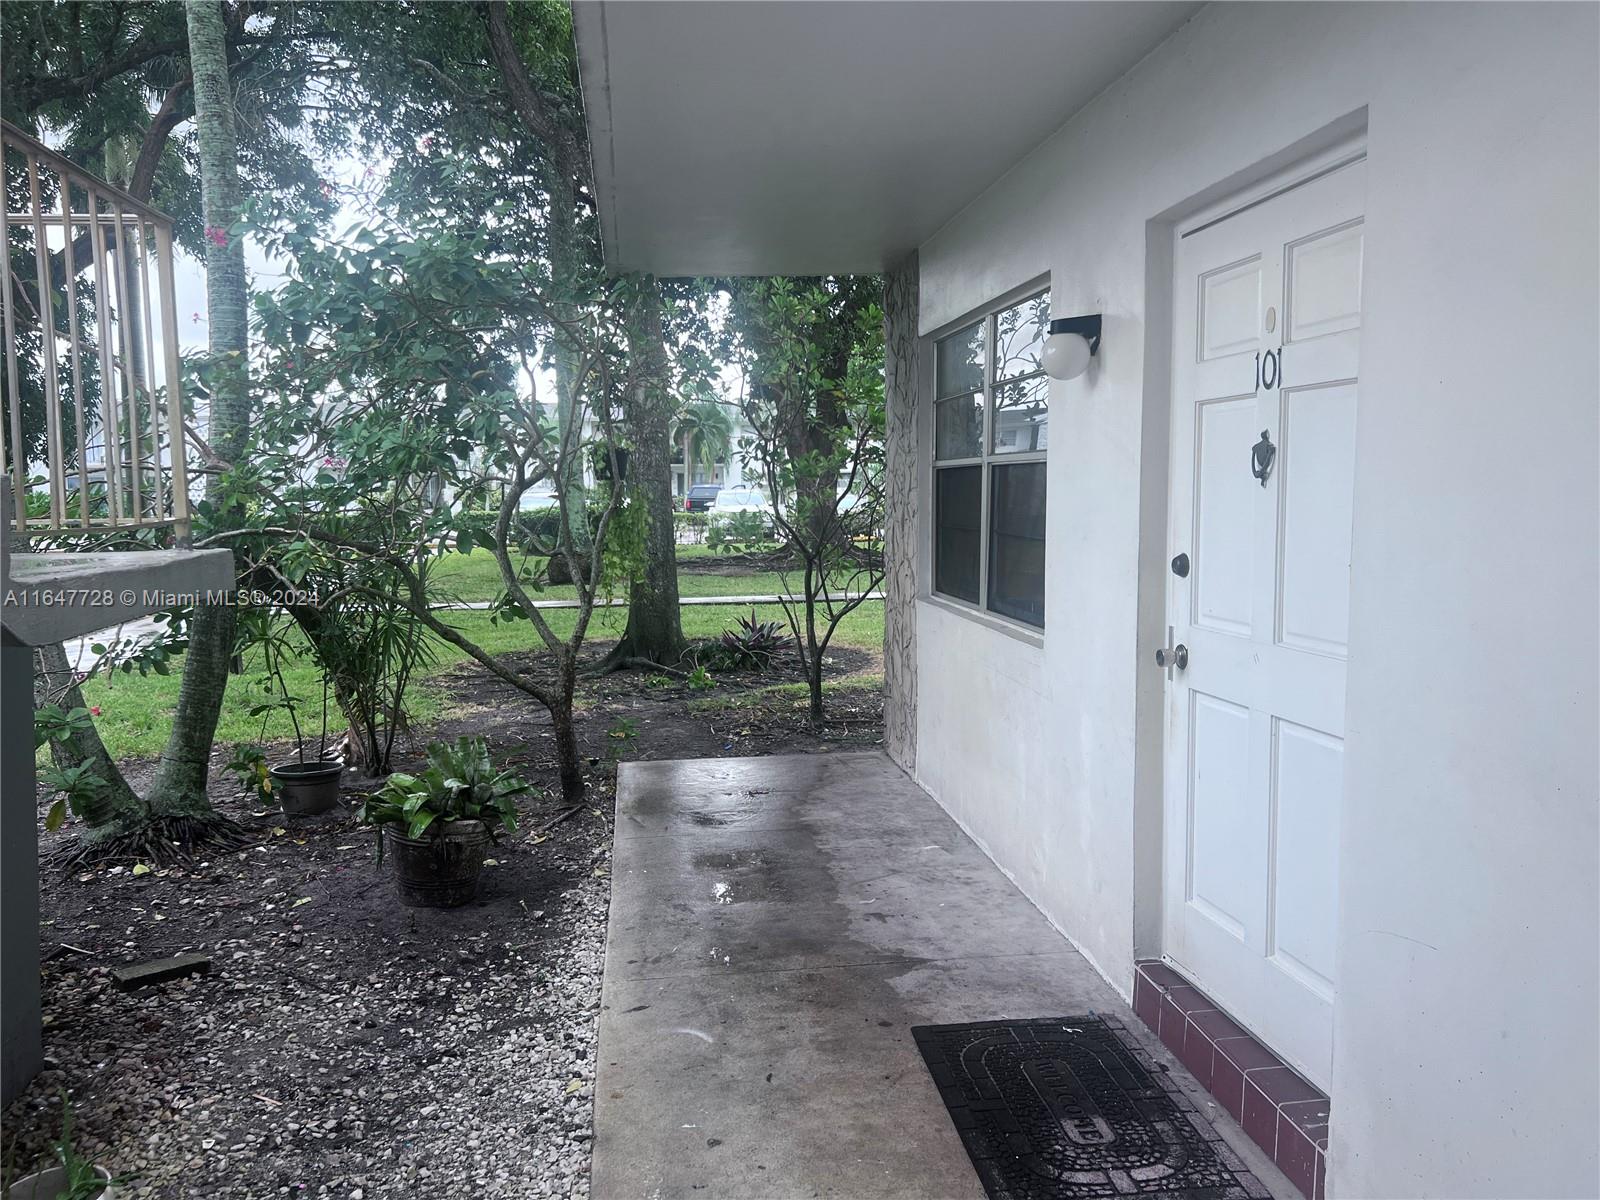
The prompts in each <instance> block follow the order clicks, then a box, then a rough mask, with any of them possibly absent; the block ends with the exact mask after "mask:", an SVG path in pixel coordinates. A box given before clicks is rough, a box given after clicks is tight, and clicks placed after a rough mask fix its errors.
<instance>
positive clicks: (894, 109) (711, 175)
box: [573, 0, 1200, 276]
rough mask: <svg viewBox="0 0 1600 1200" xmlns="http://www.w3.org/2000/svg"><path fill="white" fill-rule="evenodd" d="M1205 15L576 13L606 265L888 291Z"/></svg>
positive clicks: (851, 6)
mask: <svg viewBox="0 0 1600 1200" xmlns="http://www.w3.org/2000/svg"><path fill="white" fill-rule="evenodd" d="M1199 7H1200V6H1199V5H1198V4H1191V3H1165V2H1163V3H1139V4H1134V3H1098V2H1094V3H1090V2H1085V3H1067V2H1058V3H1004V2H999V0H955V2H949V3H939V2H930V0H857V2H854V3H819V2H816V0H774V2H770V3H737V4H735V3H720V2H715V0H680V2H677V3H661V2H656V0H580V2H579V3H577V4H575V5H574V6H573V13H574V21H575V23H576V28H577V39H578V57H579V63H580V68H581V71H582V79H583V96H584V102H585V104H586V106H587V111H588V124H589V136H590V141H591V146H592V151H593V155H594V171H595V184H596V189H597V193H598V195H597V200H598V203H599V209H600V218H601V226H602V232H603V237H604V241H605V253H606V259H607V262H608V264H609V265H611V266H612V267H615V268H618V269H623V270H645V271H653V272H655V273H657V274H659V275H669V276H670V275H766V274H793V275H803V274H823V273H831V272H870V271H877V270H881V269H882V268H883V267H884V266H886V265H887V264H889V263H891V262H893V261H894V260H895V259H896V258H898V257H899V256H900V255H902V254H904V253H905V252H907V251H909V250H910V249H912V248H913V247H915V246H917V245H920V244H921V243H922V242H923V241H925V240H926V239H927V238H928V237H929V236H930V235H932V234H933V233H934V232H935V231H937V230H938V229H939V228H940V226H942V225H943V224H944V223H945V222H946V221H948V220H949V219H950V218H951V217H952V216H953V215H954V214H955V213H957V212H959V211H960V210H961V208H962V207H964V206H965V205H966V204H968V203H969V202H971V201H972V200H973V198H974V197H976V196H977V195H978V194H979V193H980V192H982V191H983V189H984V188H986V187H987V186H988V185H989V184H990V183H992V182H993V181H994V180H995V179H996V178H997V177H998V176H999V175H1000V174H1001V173H1003V172H1004V171H1005V170H1006V169H1007V168H1009V167H1010V166H1011V165H1012V164H1013V163H1015V162H1016V161H1017V160H1018V159H1019V158H1021V157H1022V156H1023V155H1024V154H1025V153H1027V151H1029V150H1030V149H1032V148H1033V147H1034V146H1036V145H1038V144H1039V143H1040V142H1041V141H1043V140H1044V139H1045V138H1046V137H1047V136H1048V135H1049V134H1050V133H1051V132H1052V131H1054V130H1055V129H1056V128H1057V127H1059V126H1060V125H1061V124H1063V123H1064V122H1065V121H1066V120H1067V119H1068V118H1069V117H1070V116H1072V114H1073V113H1074V112H1076V111H1077V110H1078V109H1079V108H1081V107H1083V105H1085V104H1086V103H1088V102H1089V100H1091V99H1092V98H1093V97H1094V96H1095V95H1096V94H1097V93H1099V92H1100V91H1101V90H1102V89H1104V88H1105V87H1106V86H1107V85H1109V84H1110V83H1111V82H1112V81H1113V80H1115V79H1116V78H1117V77H1118V76H1120V75H1121V74H1123V73H1124V72H1125V71H1127V70H1128V69H1129V68H1130V67H1132V66H1133V65H1134V64H1135V63H1136V62H1138V61H1139V59H1141V58H1142V57H1144V55H1146V54H1148V53H1149V52H1150V51H1151V50H1152V49H1153V48H1154V47H1155V46H1156V45H1157V44H1158V43H1159V42H1161V41H1162V40H1163V39H1164V38H1166V37H1167V36H1168V35H1169V34H1170V33H1171V32H1172V31H1173V30H1174V29H1176V28H1177V27H1178V26H1179V25H1181V24H1182V23H1183V22H1184V21H1186V20H1188V19H1189V17H1190V16H1192V15H1193V14H1194V12H1195V11H1196V10H1197V9H1198V8H1199Z"/></svg>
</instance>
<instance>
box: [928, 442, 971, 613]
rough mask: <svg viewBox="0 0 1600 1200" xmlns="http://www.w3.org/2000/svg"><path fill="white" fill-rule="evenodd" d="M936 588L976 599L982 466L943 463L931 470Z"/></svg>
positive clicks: (949, 593) (952, 594)
mask: <svg viewBox="0 0 1600 1200" xmlns="http://www.w3.org/2000/svg"><path fill="white" fill-rule="evenodd" d="M933 480H934V493H935V496H934V549H933V562H934V568H933V587H934V590H935V591H938V592H943V593H944V594H945V595H947V596H955V597H956V598H958V599H961V600H967V601H970V602H971V603H973V604H976V603H977V602H978V566H979V556H980V555H981V553H982V521H983V468H982V467H981V466H971V467H942V468H940V469H939V470H937V471H935V472H934V473H933Z"/></svg>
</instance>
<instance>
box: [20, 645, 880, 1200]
mask: <svg viewBox="0 0 1600 1200" xmlns="http://www.w3.org/2000/svg"><path fill="white" fill-rule="evenodd" d="M605 649H606V647H605V646H604V645H603V644H598V643H597V644H596V645H595V646H594V647H592V648H591V649H590V650H589V651H588V653H589V654H590V655H592V656H593V658H594V659H596V660H598V658H599V657H600V656H602V655H603V653H604V651H605ZM833 660H834V661H833V663H832V665H831V666H830V668H829V677H830V679H837V678H839V677H841V676H844V675H847V674H851V673H858V672H872V671H876V670H878V669H879V665H878V659H877V656H876V655H874V654H871V653H869V652H865V651H855V650H840V651H836V652H835V653H834V654H833ZM798 678H799V671H798V665H797V664H795V663H793V662H786V663H784V664H783V665H782V666H781V668H780V669H779V670H777V671H775V672H773V673H765V674H756V673H745V674H740V673H726V674H719V675H718V677H717V687H716V688H715V689H714V690H711V691H699V690H696V689H693V688H691V687H689V686H688V685H687V684H686V683H685V682H682V681H678V680H668V679H666V678H665V677H664V676H655V677H651V676H649V675H647V674H645V673H641V672H626V673H621V674H617V675H612V676H608V677H605V678H603V679H598V680H595V679H590V680H586V681H585V682H584V683H583V684H582V685H581V687H580V695H579V700H578V707H579V722H578V723H579V735H580V739H581V743H582V748H583V752H584V754H585V755H586V765H587V768H588V774H589V778H590V781H591V790H590V795H589V798H588V800H587V801H586V803H585V804H584V805H583V806H582V807H581V808H579V809H577V810H576V811H574V810H573V809H571V808H569V806H567V805H565V804H563V803H562V802H561V799H560V796H559V792H558V791H557V790H555V788H554V780H555V771H554V763H553V760H552V756H551V750H550V748H551V741H550V728H549V718H548V716H547V715H546V714H545V713H544V711H543V710H542V709H541V708H540V707H539V706H538V705H537V704H536V703H535V702H533V701H532V700H531V699H529V698H528V697H526V696H525V695H523V694H522V693H521V692H519V691H517V690H516V689H514V688H512V687H510V686H508V685H505V684H502V683H500V682H499V681H497V680H495V679H493V678H492V677H490V676H488V675H487V674H486V673H485V672H483V671H482V670H481V669H479V668H477V667H476V666H463V667H461V668H459V669H458V670H457V671H456V672H455V673H453V674H452V675H450V676H448V677H447V684H448V686H449V688H450V690H451V692H452V694H453V697H454V700H455V703H454V704H453V705H452V706H451V707H450V715H449V717H448V718H447V719H446V720H444V721H441V722H439V723H438V724H436V725H435V726H433V727H431V728H428V729H418V730H416V731H414V735H415V736H414V737H413V739H411V742H410V744H408V745H407V747H406V748H405V751H404V753H402V754H401V755H400V756H399V758H398V761H397V763H396V765H397V767H398V769H401V770H405V769H408V768H414V767H415V766H417V765H419V764H420V762H421V744H422V743H423V742H424V741H426V740H430V739H432V738H435V737H455V736H457V735H459V734H461V733H481V734H484V735H485V736H487V738H488V739H489V744H490V748H491V753H492V754H493V755H494V758H495V761H496V762H497V763H504V764H507V765H510V766H512V767H513V769H516V770H518V771H519V772H520V773H522V774H523V775H525V776H526V777H527V778H529V779H530V780H531V781H533V782H534V783H535V784H536V785H537V786H539V787H540V788H541V794H540V795H539V796H537V797H536V798H535V800H534V801H533V802H532V803H529V804H528V805H526V807H525V809H524V822H523V824H522V826H521V828H520V829H519V830H518V832H517V833H516V834H515V835H511V836H508V837H504V838H502V840H501V843H500V844H499V845H498V846H497V847H495V848H494V849H492V850H491V851H490V858H491V859H492V865H487V866H486V867H485V870H484V875H483V882H482V884H481V887H480V893H479V896H478V898H477V900H476V901H475V902H474V903H472V904H470V905H467V906H466V907H464V908H461V909H456V910H451V911H446V912H440V911H432V910H427V909H409V908H405V907H402V906H401V905H399V904H398V903H397V902H396V900H395V899H394V895H393V890H392V883H391V881H390V879H389V878H388V874H387V870H388V868H387V864H386V865H385V866H384V867H381V868H380V867H378V866H377V865H376V864H375V863H374V845H375V842H374V837H373V835H372V833H371V831H369V830H365V829H361V828H359V827H357V826H356V825H355V823H354V820H353V817H352V815H351V812H352V809H353V806H354V804H355V803H356V801H357V799H358V794H357V791H356V790H354V789H350V788H347V790H346V793H345V795H344V797H343V799H344V802H345V803H344V806H342V807H341V808H340V809H339V810H336V811H335V812H333V813H329V814H327V815H325V816H321V817H315V818H304V819H289V818H285V817H283V816H282V815H280V814H276V813H264V812H261V811H260V810H259V809H255V808H253V807H252V806H251V804H250V803H249V802H248V801H247V800H246V799H245V798H244V797H242V796H240V795H239V794H238V790H237V788H236V787H235V786H234V785H233V783H232V781H231V780H229V779H228V778H227V777H226V775H225V773H223V772H221V771H220V770H218V771H217V772H216V773H215V774H214V776H213V788H212V794H213V797H214V799H215V800H216V802H217V804H218V807H219V808H221V809H222V810H223V811H225V812H227V813H228V814H229V815H231V816H233V817H235V818H237V819H239V820H241V821H243V822H245V823H246V824H247V825H248V826H249V827H250V828H251V829H252V830H253V831H254V837H253V842H252V845H251V846H250V847H249V848H247V849H245V850H243V851H241V852H238V853H232V854H224V855H217V856H213V857H212V858H209V859H201V860H199V861H196V862H193V863H190V864H187V865H185V866H181V867H172V868H166V869H154V870H151V869H148V868H147V867H145V866H144V865H143V864H134V863H126V864H120V865H114V866H110V867H103V868H99V869H96V870H93V871H75V872H70V873H67V872H63V870H62V869H61V866H60V864H61V862H62V860H64V859H65V857H66V856H67V854H68V853H69V852H70V850H71V848H72V844H73V841H74V837H73V835H72V834H71V833H70V832H66V831H63V832H60V833H46V832H43V814H44V811H45V809H46V807H47V798H46V797H45V796H43V795H41V796H40V797H39V800H40V821H41V833H40V838H41V843H40V844H41V847H42V859H41V907H42V912H41V943H42V950H43V954H44V956H45V964H44V970H43V987H44V1004H45V1054H46V1057H47V1061H46V1069H45V1070H44V1072H43V1073H42V1074H41V1075H40V1076H39V1078H38V1079H36V1080H35V1081H34V1083H33V1084H32V1085H31V1086H30V1087H29V1088H28V1090H27V1091H26V1092H25V1093H24V1094H23V1095H22V1096H20V1097H19V1098H18V1099H17V1100H16V1101H14V1102H13V1103H12V1104H11V1105H10V1106H8V1107H7V1108H6V1110H5V1112H4V1148H3V1153H0V1169H3V1170H5V1171H6V1172H8V1174H9V1177H12V1178H14V1177H15V1176H16V1175H20V1174H21V1173H23V1172H25V1171H28V1170H31V1169H33V1168H34V1167H35V1166H37V1165H43V1163H44V1160H46V1159H47V1158H48V1156H49V1154H50V1152H51V1149H50V1147H51V1142H52V1141H53V1140H54V1139H55V1138H57V1137H58V1136H59V1134H60V1129H61V1102H60V1096H61V1093H62V1092H63V1091H65V1092H66V1093H67V1095H68V1097H69V1099H70V1103H71V1105H72V1110H73V1122H74V1127H75V1140H76V1141H77V1143H78V1145H79V1147H80V1148H81V1149H82V1150H84V1151H85V1152H86V1153H88V1154H89V1155H91V1156H92V1157H93V1158H94V1159H95V1160H96V1161H98V1162H100V1163H102V1164H103V1165H105V1166H106V1167H108V1168H109V1169H110V1170H112V1171H113V1173H115V1174H117V1175H118V1176H120V1177H122V1179H123V1183H122V1186H121V1195H122V1196H124V1197H162V1198H176V1197H241V1198H245V1197H248V1198H252V1200H253V1198H255V1197H271V1196H292V1197H305V1196H315V1197H324V1196H336V1197H348V1198H350V1200H365V1198H367V1197H378V1196H412V1195H424V1194H426V1195H428V1196H432V1197H462V1198H466V1197H472V1198H474V1200H476V1198H478V1197H502V1196H503V1197H512V1196H516V1197H523V1196H586V1195H587V1194H588V1164H589V1140H590V1136H591V1134H590V1130H591V1093H592V1086H593V1078H594V1073H593V1057H594V1055H593V1046H594V1037H595V1032H594V1029H595V1026H594V1021H595V1016H596V1013H597V1012H598V1008H599V998H600V997H599V989H600V975H601V969H602V966H603V955H604V939H605V915H606V905H607V903H608V899H609V886H610V885H609V863H610V849H611V823H612V814H613V803H612V801H613V798H614V789H615V779H616V764H617V762H618V761H619V760H624V761H625V760H629V759H647V758H692V757H716V756H729V755H754V754H780V753H811V752H822V751H829V750H834V749H861V748H864V747H867V746H872V745H876V744H878V742H879V740H880V736H881V734H880V730H881V716H882V712H881V709H882V704H881V697H880V696H879V694H878V691H877V689H876V688H864V689H856V690H844V691H840V692H839V693H837V694H836V695H834V696H832V697H830V715H829V719H828V721H827V722H826V724H825V725H824V726H823V728H821V729H820V730H813V729H812V728H810V727H809V725H808V724H807V722H806V719H805V701H804V699H803V698H801V697H796V696H787V695H773V694H770V693H765V692H762V691H761V690H760V689H763V688H766V687H768V686H769V685H771V684H773V683H774V682H784V681H786V680H797V679H798ZM741 697H742V702H740V703H737V704H729V705H717V706H706V703H705V702H707V701H712V702H715V701H717V700H738V699H740V698H741ZM227 749H228V748H220V747H219V753H218V754H217V756H216V759H215V761H216V762H217V763H219V764H220V762H221V761H223V760H225V759H226V757H227ZM128 767H129V774H130V775H131V776H133V777H134V778H135V780H136V781H139V780H140V777H141V776H145V775H147V774H148V772H149V771H150V770H151V768H152V764H128ZM191 952H199V953H203V954H206V955H209V957H210V970H209V973H207V974H203V975H194V976H191V977H189V978H187V979H182V980H177V981H173V982H169V983H165V984H160V985H155V986H152V987H148V988H144V989H141V990H137V991H132V992H122V991H120V990H118V989H117V988H116V986H115V985H114V983H113V980H112V977H111V972H112V970H113V969H114V968H117V967H120V966H125V965H129V964H134V963H142V962H148V961H150V960H153V959H158V958H163V957H167V956H170V955H176V954H183V953H191Z"/></svg>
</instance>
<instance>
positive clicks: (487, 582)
mask: <svg viewBox="0 0 1600 1200" xmlns="http://www.w3.org/2000/svg"><path fill="white" fill-rule="evenodd" d="M718 557H719V556H718V555H716V554H713V553H712V552H711V551H710V550H709V549H707V548H706V547H705V546H679V547H678V561H679V562H680V563H683V562H690V561H694V560H701V561H707V560H709V561H712V562H715V561H716V560H717V558H718ZM433 578H434V580H435V581H436V582H437V583H438V585H439V587H440V588H441V589H442V590H443V591H444V592H445V593H446V594H447V595H449V596H451V597H453V598H454V599H457V600H468V601H471V600H493V599H494V598H495V597H497V596H498V595H499V594H500V591H501V588H500V565H499V564H498V563H497V562H495V560H494V555H492V554H491V553H490V552H489V551H488V550H482V549H479V550H474V551H472V552H471V553H470V554H456V553H453V552H452V553H449V554H445V555H442V556H441V557H440V558H438V559H437V560H436V561H435V562H434V564H433ZM800 586H801V578H800V576H799V575H798V574H795V575H793V576H791V577H790V580H789V584H788V586H787V587H785V586H784V581H783V577H782V576H781V575H779V574H778V573H777V572H776V571H752V572H749V573H747V574H738V575H706V574H701V573H699V572H691V571H683V572H680V573H679V575H678V594H679V595H680V596H775V595H779V594H782V593H784V592H795V591H799V590H800ZM576 598H577V591H576V589H575V588H573V587H572V585H571V584H563V585H561V586H552V587H547V588H546V589H545V590H544V591H542V592H539V593H536V594H535V595H534V599H536V600H574V599H576Z"/></svg>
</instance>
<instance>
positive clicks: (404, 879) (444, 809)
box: [356, 737, 531, 908]
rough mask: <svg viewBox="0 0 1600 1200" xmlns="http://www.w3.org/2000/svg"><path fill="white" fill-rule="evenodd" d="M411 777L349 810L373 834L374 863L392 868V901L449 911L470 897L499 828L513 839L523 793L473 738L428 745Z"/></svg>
mask: <svg viewBox="0 0 1600 1200" xmlns="http://www.w3.org/2000/svg"><path fill="white" fill-rule="evenodd" d="M427 755H428V765H427V767H426V769H424V770H423V771H422V773H421V774H419V775H407V774H403V773H401V772H398V771H397V772H396V773H395V774H393V775H391V776H389V778H388V780H386V781H385V783H384V785H383V787H381V788H379V789H378V790H377V791H375V792H372V793H371V794H370V795H368V796H367V798H366V800H365V801H363V802H362V805H361V807H360V809H358V810H357V812H356V819H357V820H358V821H360V822H361V823H362V824H364V825H370V826H372V827H373V829H374V830H375V831H376V832H377V836H378V861H379V862H380V863H381V862H382V861H383V857H384V854H385V852H387V853H388V855H389V857H390V860H391V861H392V862H393V863H394V879H395V887H396V890H397V891H398V892H399V894H400V901H401V903H403V904H408V905H411V906H413V907H423V908H454V907H456V906H458V905H461V904H465V903H467V902H468V901H469V900H471V899H472V898H473V897H474V896H476V895H477V893H478V875H479V873H480V872H481V871H482V869H483V858H484V855H485V854H486V853H487V851H488V848H489V845H490V843H491V842H493V841H494V840H495V838H496V836H497V835H498V833H499V831H500V830H501V829H504V830H505V831H507V832H508V833H515V832H516V828H517V804H516V799H517V797H518V796H521V795H525V794H526V793H527V792H528V791H530V790H531V789H530V788H529V786H528V784H527V782H526V781H525V780H523V779H521V778H519V777H518V776H516V775H513V774H511V772H509V771H497V770H495V769H494V766H493V764H492V763H491V762H490V761H489V747H488V743H487V742H485V741H484V739H483V738H481V737H462V738H457V739H456V740H455V741H454V742H433V743H431V744H430V745H429V746H428V750H427Z"/></svg>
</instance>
